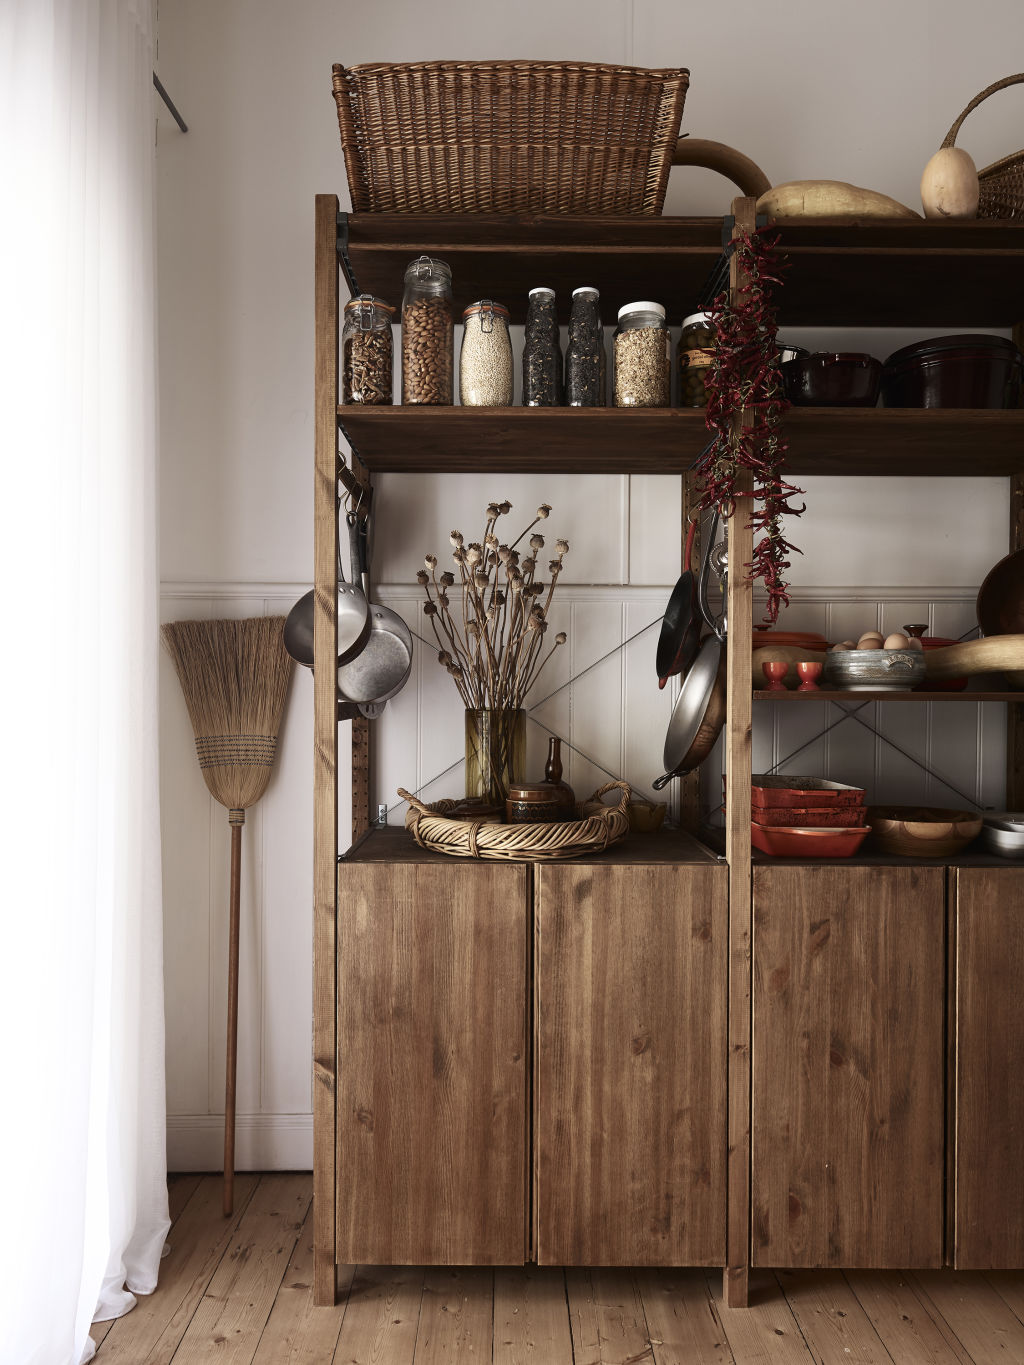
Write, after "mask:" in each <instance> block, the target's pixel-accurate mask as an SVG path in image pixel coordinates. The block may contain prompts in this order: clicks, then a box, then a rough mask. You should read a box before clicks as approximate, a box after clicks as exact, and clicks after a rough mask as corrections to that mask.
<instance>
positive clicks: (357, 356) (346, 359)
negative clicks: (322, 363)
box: [341, 294, 395, 406]
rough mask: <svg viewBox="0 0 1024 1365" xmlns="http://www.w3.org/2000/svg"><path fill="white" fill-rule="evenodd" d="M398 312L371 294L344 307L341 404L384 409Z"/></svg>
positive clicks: (350, 301) (386, 402)
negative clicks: (395, 319) (392, 325)
mask: <svg viewBox="0 0 1024 1365" xmlns="http://www.w3.org/2000/svg"><path fill="white" fill-rule="evenodd" d="M394 312H395V310H394V309H393V308H392V307H391V305H390V304H389V303H385V302H384V300H383V299H376V298H374V296H373V295H372V294H359V295H357V296H356V298H354V299H349V301H348V303H346V304H345V325H344V327H343V328H342V333H341V375H342V402H345V403H373V404H376V405H378V406H385V405H387V404H390V403H391V401H392V395H391V368H392V346H391V319H392V317H393V315H394Z"/></svg>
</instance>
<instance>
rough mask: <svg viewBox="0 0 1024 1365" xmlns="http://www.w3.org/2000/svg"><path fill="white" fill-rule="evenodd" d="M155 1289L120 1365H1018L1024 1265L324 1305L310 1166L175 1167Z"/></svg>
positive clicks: (644, 1283) (648, 1276)
mask: <svg viewBox="0 0 1024 1365" xmlns="http://www.w3.org/2000/svg"><path fill="white" fill-rule="evenodd" d="M170 1193H171V1217H172V1219H173V1220H174V1222H173V1227H172V1229H171V1235H170V1238H169V1242H170V1246H171V1252H170V1255H169V1256H167V1257H166V1258H165V1260H164V1262H163V1265H162V1267H161V1273H160V1284H159V1287H158V1289H157V1291H156V1293H155V1294H152V1295H150V1296H149V1297H147V1298H142V1299H140V1300H139V1304H138V1307H137V1308H135V1309H133V1311H132V1312H131V1313H129V1314H128V1315H127V1316H126V1317H124V1318H120V1319H119V1320H117V1321H116V1322H114V1323H101V1324H98V1325H97V1326H95V1327H94V1328H93V1337H94V1339H95V1340H96V1341H97V1342H98V1343H99V1350H98V1352H97V1359H98V1360H100V1361H101V1362H103V1365H108V1362H113V1361H121V1362H124V1363H125V1365H147V1363H150V1365H152V1363H155V1362H160V1363H161V1365H169V1362H171V1361H173V1362H174V1365H186V1363H188V1365H192V1362H195V1361H217V1362H224V1363H225V1365H236V1362H237V1363H238V1365H242V1362H245V1365H249V1362H258V1365H298V1363H299V1362H302V1365H330V1362H335V1365H439V1363H440V1362H444V1365H468V1363H469V1362H472V1363H473V1365H485V1363H488V1362H493V1365H704V1362H709V1365H710V1363H711V1362H713V1363H714V1365H755V1362H756V1365H791V1363H792V1365H806V1362H810V1361H814V1362H818V1365H832V1362H840V1361H842V1362H844V1363H849V1365H876V1362H878V1363H879V1365H918V1363H919V1362H922V1363H923V1362H928V1363H929V1365H946V1362H950V1365H952V1363H953V1362H955V1363H956V1365H971V1362H975V1365H990V1363H994V1362H1003V1363H1004V1365H1009V1363H1010V1362H1022V1363H1024V1272H1021V1273H1017V1272H1014V1273H994V1272H989V1273H987V1274H980V1273H977V1272H975V1273H971V1274H954V1273H952V1272H948V1271H928V1272H920V1273H917V1274H903V1273H896V1272H885V1273H882V1272H877V1271H856V1272H854V1271H848V1272H846V1273H845V1274H844V1273H840V1272H837V1271H782V1272H779V1273H778V1274H777V1275H775V1274H771V1273H769V1272H760V1273H757V1274H755V1275H754V1276H753V1278H752V1294H751V1300H752V1302H751V1307H750V1308H748V1309H745V1310H744V1309H727V1308H724V1307H723V1306H722V1301H721V1274H720V1273H718V1272H717V1271H716V1272H710V1271H709V1272H707V1273H705V1272H704V1271H700V1270H684V1271H628V1270H565V1271H563V1270H548V1269H543V1270H539V1269H536V1268H528V1269H511V1270H496V1271H490V1270H472V1269H462V1270H452V1269H436V1268H435V1269H429V1268H428V1269H426V1270H423V1269H419V1268H417V1269H409V1268H407V1267H403V1268H381V1267H379V1266H378V1267H371V1268H363V1267H360V1268H358V1269H356V1270H355V1271H354V1272H353V1271H352V1270H351V1269H350V1270H347V1271H346V1273H345V1277H344V1280H345V1286H346V1292H345V1294H344V1295H343V1297H342V1302H341V1303H339V1305H338V1306H337V1307H336V1308H314V1307H313V1306H312V1300H311V1295H310V1284H311V1281H312V1277H313V1276H312V1272H313V1252H312V1245H313V1233H312V1213H311V1207H312V1177H311V1176H310V1175H309V1174H308V1173H306V1174H301V1175H284V1174H274V1175H262V1176H257V1175H240V1176H238V1177H237V1179H236V1185H235V1213H234V1216H233V1217H232V1218H230V1219H225V1218H224V1217H223V1216H222V1214H221V1210H220V1203H221V1181H220V1178H219V1177H216V1176H188V1175H186V1176H175V1177H172V1178H171V1184H170Z"/></svg>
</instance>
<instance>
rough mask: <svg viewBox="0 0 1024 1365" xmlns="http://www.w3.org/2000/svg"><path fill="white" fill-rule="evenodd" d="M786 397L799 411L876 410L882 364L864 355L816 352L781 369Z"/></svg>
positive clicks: (853, 352) (792, 361)
mask: <svg viewBox="0 0 1024 1365" xmlns="http://www.w3.org/2000/svg"><path fill="white" fill-rule="evenodd" d="M779 371H780V373H781V374H782V380H783V383H784V384H785V386H786V397H787V398H788V399H789V401H790V402H791V403H792V404H793V405H794V406H795V407H809V408H832V407H835V408H873V407H874V406H875V404H876V403H877V402H878V388H879V384H880V383H881V379H882V362H881V361H880V360H876V359H875V357H874V356H873V355H865V354H864V353H863V352H860V351H842V352H828V351H816V352H815V353H814V354H813V355H808V356H801V357H799V358H798V359H797V360H787V361H786V363H785V364H784V365H780V366H779Z"/></svg>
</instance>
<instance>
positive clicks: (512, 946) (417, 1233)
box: [337, 863, 528, 1265]
mask: <svg viewBox="0 0 1024 1365" xmlns="http://www.w3.org/2000/svg"><path fill="white" fill-rule="evenodd" d="M527 916H528V901H527V880H526V869H525V868H524V867H521V866H520V867H502V866H495V865H492V864H489V863H471V864H455V863H453V864H451V865H447V864H431V863H426V864H406V863H399V864H387V863H383V864H371V863H366V864H352V865H351V866H347V867H345V866H343V867H342V868H341V869H340V886H339V933H338V943H339V947H338V954H339V956H338V997H339V998H338V1040H339V1042H338V1047H339V1056H338V1211H337V1218H338V1258H339V1262H340V1263H342V1264H358V1263H360V1262H362V1263H369V1264H386V1265H401V1264H446V1265H474V1264H478V1265H480V1264H482V1265H491V1264H497V1265H503V1264H504V1265H514V1264H519V1265H521V1264H522V1263H523V1261H524V1260H525V1253H526V1193H525V1179H526V1018H527V994H526V963H527Z"/></svg>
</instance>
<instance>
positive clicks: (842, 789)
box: [750, 773, 864, 810]
mask: <svg viewBox="0 0 1024 1365" xmlns="http://www.w3.org/2000/svg"><path fill="white" fill-rule="evenodd" d="M750 802H751V805H752V806H757V807H762V808H768V807H771V806H776V807H777V806H789V807H795V808H797V809H802V810H807V809H809V808H810V807H812V806H813V807H816V808H818V809H820V808H821V807H822V806H863V804H864V788H863V787H848V786H846V784H845V783H843V782H829V781H828V780H827V779H826V778H824V777H794V776H792V775H791V774H789V773H785V774H779V773H771V774H767V775H762V774H760V773H757V774H755V775H754V776H753V777H752V778H751V779H750Z"/></svg>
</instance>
